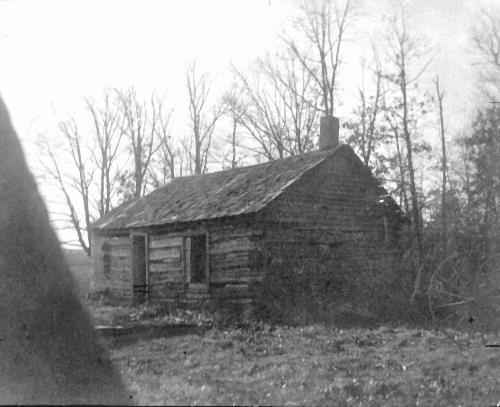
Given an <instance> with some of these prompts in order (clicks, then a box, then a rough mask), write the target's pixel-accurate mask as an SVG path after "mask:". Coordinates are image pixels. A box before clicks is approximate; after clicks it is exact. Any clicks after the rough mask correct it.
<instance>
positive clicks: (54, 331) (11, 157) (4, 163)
mask: <svg viewBox="0 0 500 407" xmlns="http://www.w3.org/2000/svg"><path fill="white" fill-rule="evenodd" d="M127 402H128V397H127V396H126V392H125V388H124V386H123V385H122V383H121V380H120V377H119V375H118V373H117V372H116V371H115V369H114V367H113V365H112V364H111V362H110V360H109V359H108V357H107V355H106V353H105V352H104V351H103V349H101V348H100V347H99V346H98V344H97V342H96V336H95V334H94V331H93V327H92V323H91V321H90V319H89V317H88V315H87V313H86V312H85V310H84V309H83V308H82V306H81V305H80V303H79V302H78V300H77V299H76V296H75V289H74V285H73V281H72V278H71V276H70V273H69V271H68V268H67V266H66V264H65V261H64V259H63V255H62V252H61V248H60V246H59V242H58V239H57V237H56V235H55V233H54V231H53V230H52V228H51V226H50V224H49V219H48V214H47V211H46V208H45V206H44V203H43V201H42V199H41V197H40V195H39V193H38V190H37V186H36V184H35V180H34V178H33V176H32V175H31V173H30V172H29V170H28V168H27V166H26V162H25V159H24V155H23V152H22V149H21V145H20V143H19V141H18V139H17V136H16V133H15V132H14V129H13V127H12V124H11V122H10V118H9V114H8V111H7V108H6V106H5V104H4V103H3V100H1V99H0V403H1V404H33V403H34V404H51V403H54V404H124V403H127Z"/></svg>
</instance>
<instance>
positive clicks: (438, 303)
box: [41, 0, 500, 317]
mask: <svg viewBox="0 0 500 407" xmlns="http://www.w3.org/2000/svg"><path fill="white" fill-rule="evenodd" d="M362 14H363V9H362V7H361V5H360V3H358V2H356V1H355V0H338V1H335V0H318V1H313V2H310V1H308V2H303V3H300V4H298V5H297V10H296V14H295V17H294V20H293V24H292V28H291V29H290V30H289V31H288V32H284V33H282V34H280V39H281V47H280V48H279V49H277V50H275V51H273V52H269V53H267V54H266V55H265V56H264V57H261V58H258V59H256V60H255V61H254V62H253V63H252V64H251V66H249V67H248V68H247V69H245V70H242V69H240V68H237V67H235V66H231V67H230V75H229V77H230V78H231V80H230V81H229V84H230V85H229V86H228V87H227V89H226V90H224V91H222V92H221V91H220V90H219V89H214V82H213V81H212V78H211V77H210V75H209V74H208V73H207V72H204V71H202V70H201V69H200V68H199V66H198V65H197V64H196V62H191V63H190V64H189V65H188V66H187V68H186V71H185V81H184V82H185V83H184V86H185V90H186V95H187V103H186V106H187V111H186V112H184V113H185V116H186V117H187V122H188V126H187V131H186V132H185V134H182V135H178V134H173V132H172V121H173V117H174V115H175V114H176V113H178V112H174V109H173V108H172V106H173V104H172V101H170V100H168V98H167V97H165V96H160V95H149V96H146V97H144V96H143V95H139V94H138V92H137V91H136V90H135V89H134V88H128V89H108V90H106V91H105V92H104V94H103V97H102V98H101V99H99V100H94V99H86V100H85V101H84V103H85V107H86V111H87V119H86V120H87V122H86V124H84V125H83V127H85V128H86V129H87V130H86V131H84V130H82V128H81V127H82V123H79V122H77V120H76V119H75V118H74V117H71V118H69V119H66V120H63V121H61V122H60V123H59V131H60V134H61V136H62V138H61V143H60V145H57V146H56V145H54V143H52V142H49V141H47V140H46V139H45V140H42V142H41V143H42V149H43V156H44V163H45V164H44V166H45V170H46V173H47V174H49V175H50V177H51V179H52V181H53V182H55V184H56V185H57V187H58V188H59V190H60V191H61V192H62V196H63V197H64V200H65V204H66V208H67V211H65V212H64V213H63V214H62V215H63V216H65V217H66V219H68V220H69V223H70V225H71V227H72V228H73V229H74V230H75V231H76V234H77V236H78V241H79V244H80V246H81V247H82V248H83V249H84V250H85V251H86V253H87V254H89V255H90V247H91V235H90V224H91V223H92V222H93V221H94V220H95V219H97V218H99V217H101V216H103V215H105V214H106V213H108V212H109V211H110V210H112V208H113V207H116V206H117V205H118V204H120V203H121V202H124V201H126V200H129V199H132V198H138V197H140V196H143V195H144V194H145V193H147V192H149V191H150V190H152V189H154V188H156V187H159V186H161V185H164V184H165V183H166V182H168V181H169V180H170V179H172V178H175V177H178V176H185V175H199V174H203V173H205V172H207V171H209V170H211V169H214V168H215V169H220V168H221V167H222V168H234V167H237V166H239V165H241V164H242V162H243V161H244V160H245V158H248V157H251V159H252V160H253V161H266V160H274V159H281V158H285V157H288V156H291V155H295V154H301V153H304V152H308V151H311V150H313V149H315V148H316V146H317V135H318V122H319V118H320V116H322V115H325V114H326V115H331V114H335V113H336V111H337V106H338V104H339V101H338V100H337V98H338V93H339V89H341V81H342V78H343V77H342V74H341V73H342V69H343V67H344V62H345V57H344V55H345V50H346V48H348V47H349V46H350V43H351V42H352V41H353V39H352V32H353V30H354V28H353V27H355V26H356V23H357V21H358V20H359V19H360V17H361V16H362ZM413 17H414V16H413V15H412V13H411V12H410V8H409V7H408V5H407V4H404V3H400V4H398V5H397V6H395V7H393V9H392V12H391V13H390V15H388V17H387V19H386V20H385V23H384V27H382V29H381V30H380V31H381V33H382V34H381V35H380V38H378V39H377V41H372V42H371V45H370V47H368V48H369V49H368V51H366V52H365V53H364V55H363V57H362V58H360V61H361V63H360V72H361V80H360V81H359V82H360V85H359V87H358V89H357V92H356V95H355V98H354V99H353V100H352V101H350V110H351V114H349V116H348V118H347V120H345V121H344V125H343V127H344V129H343V133H342V136H343V137H344V139H343V141H344V142H346V143H348V144H349V145H351V146H352V147H353V148H354V149H355V150H356V152H357V153H358V154H359V156H360V157H361V159H362V160H363V162H364V163H365V164H366V165H367V166H369V167H370V168H371V170H372V172H373V173H374V175H375V176H376V177H378V178H379V179H380V180H381V182H383V183H384V185H385V186H386V187H387V188H388V189H389V190H390V192H391V194H392V195H393V196H394V197H395V199H396V201H397V202H398V203H399V204H400V206H401V207H402V208H403V209H404V211H405V212H406V214H407V215H408V217H409V218H410V219H411V238H412V239H411V241H412V244H411V248H410V250H409V253H410V254H409V255H408V256H407V257H406V260H405V261H406V262H407V264H409V265H410V266H411V270H412V278H413V284H412V290H411V293H409V300H410V303H411V304H416V303H417V302H420V303H426V304H427V307H428V308H429V309H428V310H429V312H431V314H432V315H433V316H434V317H437V315H438V314H439V313H438V312H437V310H438V309H441V308H443V309H453V310H455V309H457V310H459V311H457V312H462V314H463V315H462V316H463V317H465V315H466V314H465V313H464V311H463V310H464V309H466V310H467V312H468V313H471V312H472V311H471V309H472V308H471V307H476V306H478V307H479V305H478V304H479V303H478V298H480V297H483V298H490V297H491V296H494V297H495V298H496V296H497V293H496V292H490V291H488V292H487V293H486V291H484V290H483V291H481V289H480V287H479V285H480V284H483V286H482V287H483V288H485V286H484V279H483V280H481V282H479V280H478V278H477V277H478V276H479V274H480V273H483V272H491V271H492V270H493V269H494V268H495V261H494V259H495V256H496V253H497V251H498V249H499V248H500V245H499V244H498V243H499V238H500V234H499V233H498V230H499V228H498V226H499V219H498V215H497V213H498V211H497V205H498V200H499V198H500V164H498V162H499V160H498V159H497V157H498V156H499V153H500V141H499V140H500V137H499V129H500V127H499V126H500V107H499V105H498V104H497V101H500V98H499V94H500V34H499V33H500V13H498V12H495V10H488V11H486V10H483V11H482V12H481V13H480V18H479V20H478V21H477V24H476V25H475V27H476V28H475V29H473V30H472V31H471V32H470V40H471V43H470V45H469V46H468V47H469V48H468V51H469V52H470V53H472V54H473V55H474V58H475V66H477V67H478V68H479V69H477V73H478V77H477V80H476V83H477V88H478V95H479V97H480V98H482V100H484V101H486V102H487V103H482V104H480V105H478V106H477V107H476V108H475V110H474V115H473V117H472V119H471V121H470V123H468V125H467V126H465V127H464V128H463V129H461V130H457V131H454V133H451V132H449V131H448V128H447V121H448V120H447V118H448V117H449V116H448V115H449V112H448V110H447V105H448V94H447V92H446V90H445V89H443V86H442V78H440V77H439V76H438V75H436V74H435V73H433V66H434V62H435V59H436V56H437V55H438V54H439V49H437V48H436V46H435V45H434V44H433V43H432V41H431V40H430V39H429V38H426V37H423V36H422V35H420V34H419V33H418V32H417V31H416V30H415V29H414V25H413V24H412V21H413V20H412V19H413ZM489 102H491V103H489ZM82 120H83V119H82ZM429 135H431V137H436V136H438V138H439V144H438V145H437V146H432V145H431V143H429ZM63 156H64V160H63V161H66V165H65V166H64V167H63V166H62V157H63ZM47 158H48V159H47ZM68 168H70V170H68ZM490 275H491V273H490V274H488V276H490ZM499 282H500V279H499ZM486 286H487V285H486ZM486 288H488V289H489V288H491V287H486ZM486 288H485V289H486ZM478 290H479V291H481V294H479V291H478ZM454 304H459V305H464V304H466V305H467V307H466V308H464V307H463V306H462V307H460V308H457V307H455V306H454ZM440 307H441V308H440ZM447 307H448V308H447ZM474 312H475V313H476V314H477V313H479V311H474Z"/></svg>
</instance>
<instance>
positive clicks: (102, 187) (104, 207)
mask: <svg viewBox="0 0 500 407" xmlns="http://www.w3.org/2000/svg"><path fill="white" fill-rule="evenodd" d="M103 99H104V100H103V105H102V106H99V105H97V104H96V103H95V102H94V101H93V100H90V99H85V104H86V107H87V110H88V111H89V112H90V114H91V116H92V122H93V129H94V134H95V138H96V143H97V149H96V151H94V150H92V156H93V159H94V163H95V164H96V166H97V169H98V178H99V180H98V183H99V185H98V189H99V195H98V197H97V199H96V201H97V205H96V206H97V212H98V214H99V216H100V217H101V216H104V215H105V214H106V213H108V212H109V211H110V210H111V201H112V198H113V196H114V194H115V193H116V184H117V182H118V176H119V171H118V169H117V168H116V166H117V163H116V161H117V159H118V153H119V148H120V146H121V140H122V135H123V116H122V115H121V114H120V111H119V105H118V103H117V101H116V100H115V99H114V97H113V95H112V94H111V92H110V91H105V93H104V98H103Z"/></svg>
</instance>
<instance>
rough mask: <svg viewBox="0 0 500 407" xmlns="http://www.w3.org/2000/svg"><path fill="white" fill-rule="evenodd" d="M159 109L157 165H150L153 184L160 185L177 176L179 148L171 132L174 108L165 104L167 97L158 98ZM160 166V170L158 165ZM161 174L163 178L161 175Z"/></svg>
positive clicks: (156, 131) (156, 132)
mask: <svg viewBox="0 0 500 407" xmlns="http://www.w3.org/2000/svg"><path fill="white" fill-rule="evenodd" d="M156 106H157V110H158V122H157V124H156V126H155V134H156V137H157V139H158V143H159V148H158V154H157V157H156V160H155V165H152V166H150V168H149V169H150V171H149V176H150V178H151V179H152V182H153V185H154V186H156V187H158V186H160V185H163V184H165V183H166V182H167V180H169V179H172V178H175V177H176V176H177V170H176V165H177V160H178V158H179V149H178V147H177V146H176V145H175V143H174V140H173V137H172V134H171V122H172V115H173V109H168V108H167V107H166V106H165V98H159V97H157V98H156ZM158 166H159V167H160V171H158V168H157V167H158ZM159 174H161V178H160V177H159Z"/></svg>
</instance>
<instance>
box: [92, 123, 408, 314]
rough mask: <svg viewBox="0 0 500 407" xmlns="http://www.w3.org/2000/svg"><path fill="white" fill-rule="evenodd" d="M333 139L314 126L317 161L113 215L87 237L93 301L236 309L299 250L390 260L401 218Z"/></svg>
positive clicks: (190, 184) (181, 192) (203, 180)
mask: <svg viewBox="0 0 500 407" xmlns="http://www.w3.org/2000/svg"><path fill="white" fill-rule="evenodd" d="M338 133H339V122H338V119H337V118H335V117H332V116H329V117H323V118H322V119H321V123H320V140H319V147H320V148H319V149H318V150H317V151H313V152H309V153H305V154H301V155H296V156H292V157H289V158H285V159H281V160H275V161H270V162H266V163H263V164H257V165H252V166H248V167H242V168H234V169H230V170H225V171H220V172H215V173H209V174H203V175H195V176H188V177H179V178H174V179H172V180H171V181H170V182H168V183H167V184H166V185H165V186H163V187H160V188H159V189H157V190H155V191H153V192H151V193H150V194H148V195H146V196H144V197H141V198H138V199H135V200H132V201H131V202H127V203H125V204H123V205H121V206H119V207H117V208H116V209H114V210H112V211H111V212H110V213H108V214H107V215H105V216H104V217H103V218H101V219H99V220H98V221H96V222H95V223H94V224H93V227H92V249H91V250H92V259H93V269H94V273H93V280H92V291H93V293H94V295H95V294H98V295H101V294H102V295H106V296H107V297H109V298H112V299H113V300H114V301H118V302H122V303H132V304H138V303H142V302H155V301H167V302H168V301H180V302H186V303H193V302H200V301H201V302H203V301H204V300H211V299H232V300H240V301H243V302H244V301H251V298H252V292H253V293H254V291H252V290H254V289H255V287H258V285H259V283H260V282H262V280H263V277H264V273H265V270H266V265H267V264H269V261H270V259H271V258H275V257H276V256H287V255H290V256H293V255H294V253H297V252H298V249H299V248H300V249H301V250H300V253H302V255H303V256H307V253H308V251H307V248H308V247H315V248H317V247H321V248H324V249H325V250H331V251H334V250H337V249H338V248H339V247H341V246H343V245H351V246H353V247H355V249H356V251H360V252H361V251H362V252H363V253H365V254H366V255H367V256H369V257H373V256H375V257H377V256H380V254H382V253H383V254H384V255H394V253H397V252H398V250H397V248H398V247H400V245H399V244H398V242H400V240H401V236H402V234H403V231H404V230H405V225H406V224H407V218H406V217H405V215H404V213H403V212H402V211H401V209H400V208H399V206H398V205H397V204H396V202H395V201H394V200H393V199H392V198H391V196H390V195H389V194H388V193H387V191H386V190H385V189H384V188H383V187H382V186H381V185H380V183H379V182H378V180H377V179H376V178H375V177H374V176H373V175H372V173H371V172H370V170H369V168H367V167H366V166H365V165H364V164H363V163H362V161H361V160H360V159H359V157H358V156H357V155H356V154H355V152H354V151H353V150H352V149H351V148H350V147H349V146H347V145H339V141H338V140H339V135H338ZM304 248H305V250H304ZM312 252H313V251H311V253H312Z"/></svg>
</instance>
